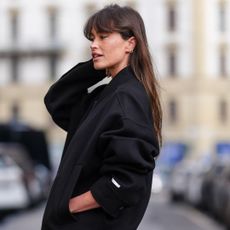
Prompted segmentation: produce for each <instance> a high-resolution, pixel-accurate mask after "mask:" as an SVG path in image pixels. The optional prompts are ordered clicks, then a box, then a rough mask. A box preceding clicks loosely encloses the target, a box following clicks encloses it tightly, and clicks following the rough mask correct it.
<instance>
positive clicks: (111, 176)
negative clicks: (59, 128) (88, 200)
mask: <svg viewBox="0 0 230 230" xmlns="http://www.w3.org/2000/svg"><path fill="white" fill-rule="evenodd" d="M114 126H115V127H111V129H109V130H107V131H104V132H103V133H102V134H101V135H100V137H99V142H98V145H99V148H98V150H99V151H100V150H101V151H103V150H102V149H104V155H103V156H104V158H103V159H104V162H103V166H102V167H101V170H100V175H101V177H100V178H99V180H97V181H96V182H95V183H94V184H93V185H92V186H91V188H90V190H91V192H92V195H93V197H94V198H95V200H96V201H97V202H98V203H99V204H100V205H101V206H102V208H103V209H104V210H105V211H106V212H107V213H108V214H109V215H111V216H113V217H116V216H117V215H118V214H119V212H120V211H121V210H122V209H123V208H125V207H128V206H133V205H135V204H136V203H137V202H139V201H140V199H141V198H142V197H143V196H144V195H145V194H146V189H147V183H149V182H147V180H146V177H147V174H148V173H149V172H151V171H152V170H153V169H154V167H155V157H156V156H157V155H158V153H159V146H158V142H157V140H156V137H155V135H154V133H153V130H152V128H151V127H148V126H144V125H142V124H139V123H136V122H135V121H134V120H132V119H129V118H127V117H124V116H122V117H120V118H119V119H117V120H116V125H114Z"/></svg>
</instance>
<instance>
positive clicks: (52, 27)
mask: <svg viewBox="0 0 230 230" xmlns="http://www.w3.org/2000/svg"><path fill="white" fill-rule="evenodd" d="M48 12H49V34H50V39H51V41H55V40H56V37H57V8H56V7H54V6H49V8H48Z"/></svg>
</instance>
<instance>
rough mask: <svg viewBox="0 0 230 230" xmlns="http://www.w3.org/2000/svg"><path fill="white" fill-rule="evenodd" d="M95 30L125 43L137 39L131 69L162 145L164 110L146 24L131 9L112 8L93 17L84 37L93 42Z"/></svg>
mask: <svg viewBox="0 0 230 230" xmlns="http://www.w3.org/2000/svg"><path fill="white" fill-rule="evenodd" d="M93 28H94V29H95V30H96V31H97V32H118V33H120V34H121V36H122V38H123V39H125V40H126V39H128V38H130V37H132V36H134V37H135V39H136V47H135V49H134V50H133V52H132V53H131V54H130V58H129V65H130V66H131V68H132V70H133V72H134V74H135V76H136V78H137V79H138V80H139V81H140V82H142V84H143V85H144V87H145V89H146V92H147V94H148V95H149V98H150V102H151V108H152V116H153V125H154V131H155V132H156V134H157V137H158V141H159V143H160V144H162V135H161V128H162V110H161V104H160V99H159V94H158V82H157V80H156V76H155V73H154V70H153V65H152V61H151V55H150V52H149V48H148V42H147V36H146V32H145V26H144V22H143V20H142V18H141V16H140V14H139V13H138V12H137V11H135V10H134V9H132V8H131V7H127V6H125V7H121V6H119V5H117V4H112V5H109V6H106V7H104V8H103V9H102V10H100V11H98V12H96V13H95V14H93V15H92V16H91V17H90V18H89V19H88V21H87V22H86V25H85V28H84V34H85V36H86V38H88V39H89V40H90V38H91V33H92V29H93Z"/></svg>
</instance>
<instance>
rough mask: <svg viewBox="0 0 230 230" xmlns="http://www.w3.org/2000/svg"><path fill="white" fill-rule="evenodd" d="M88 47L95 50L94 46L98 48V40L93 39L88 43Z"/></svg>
mask: <svg viewBox="0 0 230 230" xmlns="http://www.w3.org/2000/svg"><path fill="white" fill-rule="evenodd" d="M90 48H91V50H95V49H96V48H98V42H97V40H96V39H94V40H93V41H92V42H91V44H90Z"/></svg>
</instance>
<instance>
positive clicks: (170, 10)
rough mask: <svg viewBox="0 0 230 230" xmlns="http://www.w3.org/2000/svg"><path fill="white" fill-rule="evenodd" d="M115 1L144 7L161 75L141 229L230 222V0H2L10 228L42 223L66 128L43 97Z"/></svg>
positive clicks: (0, 200)
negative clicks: (158, 132) (156, 145)
mask: <svg viewBox="0 0 230 230" xmlns="http://www.w3.org/2000/svg"><path fill="white" fill-rule="evenodd" d="M110 3H118V4H121V5H129V6H132V7H134V8H135V9H136V10H138V11H139V12H140V14H141V15H142V17H143V19H144V22H145V25H146V30H147V35H148V40H149V47H150V50H151V53H152V57H153V62H154V65H155V70H156V72H157V77H158V80H159V82H160V85H161V101H162V106H163V113H164V117H163V147H162V149H161V154H160V156H159V158H158V159H157V163H156V169H155V174H154V178H153V185H152V196H151V199H150V203H149V207H148V210H147V212H146V215H145V217H144V220H143V222H142V223H141V225H140V227H139V229H140V230H150V229H158V230H166V229H170V230H174V229H177V230H178V229H182V230H183V229H186V230H190V229H191V230H200V229H208V230H214V229H215V230H220V229H221V230H222V229H227V228H228V229H230V131H229V128H230V0H142V1H141V0H120V1H119V0H117V1H116V0H114V1H109V0H97V1H93V0H78V1H75V0H33V1H30V0H0V229H2V230H14V229H24V230H27V229H28V230H30V229H33V230H38V229H40V226H41V219H42V215H43V211H44V206H45V202H46V198H47V195H48V193H49V189H50V185H51V183H52V180H53V178H54V176H55V173H56V170H57V167H58V163H59V161H60V157H61V153H62V149H63V144H64V140H65V135H66V134H65V132H63V131H62V130H61V129H59V128H58V127H57V126H56V125H55V124H54V123H53V121H52V120H51V118H50V116H49V114H48V112H47V111H46V109H45V106H44V104H43V98H44V95H45V93H46V92H47V90H48V88H49V86H50V85H51V84H52V83H53V82H54V81H56V80H57V79H59V78H60V77H61V75H62V74H63V73H65V72H66V71H67V70H69V69H70V68H71V67H72V66H73V65H75V64H77V63H78V62H81V61H85V60H88V59H89V58H90V49H89V45H90V43H89V42H88V41H87V40H86V39H85V38H84V36H83V26H84V23H85V21H86V20H87V18H88V17H89V16H90V15H91V14H92V13H94V12H95V11H96V10H98V9H100V8H102V7H103V6H104V5H107V4H110Z"/></svg>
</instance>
